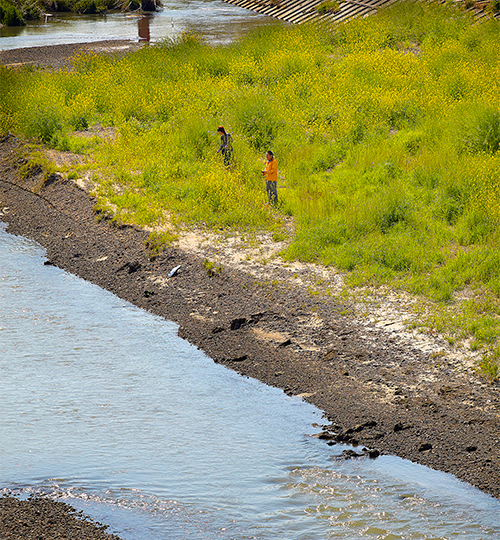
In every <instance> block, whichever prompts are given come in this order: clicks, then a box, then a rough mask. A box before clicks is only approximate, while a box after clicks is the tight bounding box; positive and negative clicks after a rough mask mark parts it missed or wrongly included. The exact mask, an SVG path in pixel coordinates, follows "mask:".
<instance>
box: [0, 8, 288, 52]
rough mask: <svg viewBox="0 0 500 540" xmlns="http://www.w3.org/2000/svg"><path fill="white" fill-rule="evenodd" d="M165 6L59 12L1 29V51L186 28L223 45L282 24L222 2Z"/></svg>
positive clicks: (164, 34)
mask: <svg viewBox="0 0 500 540" xmlns="http://www.w3.org/2000/svg"><path fill="white" fill-rule="evenodd" d="M163 4H164V8H163V10H162V11H159V12H157V13H154V14H152V15H147V16H144V15H140V14H137V13H112V14H107V15H76V14H71V13H55V14H54V15H53V16H52V17H49V18H47V20H46V21H37V22H28V24H27V25H26V26H23V27H17V28H16V27H4V28H0V50H6V49H16V48H24V47H39V46H43V45H59V44H68V43H87V42H93V41H102V40H112V39H130V40H134V41H149V42H151V43H155V42H157V41H160V40H162V39H175V38H176V37H178V36H179V35H181V34H182V33H184V32H191V33H196V34H198V35H200V36H202V38H203V39H205V40H206V41H207V42H209V43H211V44H221V43H228V42H230V41H234V40H237V39H239V38H241V37H243V36H244V35H245V34H246V33H248V32H249V31H250V30H252V29H254V28H256V27H260V26H264V25H267V24H280V23H277V22H276V21H275V20H274V19H272V18H270V17H267V16H265V15H259V14H257V13H254V12H253V11H250V10H246V9H242V8H239V7H236V6H232V5H230V4H225V3H224V2H222V1H221V0H164V2H163Z"/></svg>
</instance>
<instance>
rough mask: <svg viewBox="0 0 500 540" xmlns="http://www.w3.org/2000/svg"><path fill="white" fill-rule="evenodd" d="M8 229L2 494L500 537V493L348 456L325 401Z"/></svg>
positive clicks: (279, 528)
mask: <svg viewBox="0 0 500 540" xmlns="http://www.w3.org/2000/svg"><path fill="white" fill-rule="evenodd" d="M45 260H46V258H45V252H44V249H43V248H41V247H40V246H39V245H38V244H36V243H35V242H33V241H30V240H27V239H24V238H22V237H16V236H13V235H10V234H8V233H6V232H5V228H0V261H1V262H0V374H1V377H0V395H1V396H2V400H1V402H0V417H1V418H2V422H1V424H0V454H1V459H0V486H1V489H0V492H3V493H7V492H11V493H14V494H17V495H19V496H21V497H26V496H28V495H30V494H32V493H41V494H46V495H50V496H52V497H54V498H58V499H60V500H64V501H66V502H69V503H70V504H72V505H73V506H74V507H76V508H77V509H79V510H83V511H84V512H85V513H86V514H88V515H90V516H92V517H93V518H94V519H97V520H99V521H102V522H104V523H107V524H109V525H110V527H111V531H112V532H115V533H116V534H119V535H120V536H121V537H122V538H123V539H125V540H167V539H168V540H176V539H179V540H180V539H190V540H191V539H203V540H210V539H218V538H222V539H228V540H244V539H250V538H255V539H276V538H283V539H287V540H294V539H297V540H299V539H300V540H306V539H307V540H309V539H311V540H313V539H318V540H319V539H323V538H344V539H345V538H348V539H349V540H357V539H362V538H371V539H384V540H396V539H417V538H418V539H443V540H444V539H451V538H457V539H460V540H479V539H483V540H486V539H492V540H493V539H497V538H499V537H500V521H499V518H498V516H499V515H500V502H499V501H497V500H496V499H494V498H492V497H490V496H488V495H485V494H483V493H481V492H480V491H478V490H477V489H475V488H473V487H471V486H469V485H467V484H464V483H462V482H459V481H458V480H457V479H455V478H454V477H453V476H450V475H447V474H445V473H440V472H436V471H432V470H429V469H426V468H425V467H422V466H419V465H415V464H412V463H410V462H408V461H404V460H402V459H400V458H396V457H393V456H381V457H379V458H378V459H375V460H371V459H369V458H358V459H353V460H344V459H342V458H341V457H340V456H341V454H342V450H344V449H346V448H347V447H346V446H343V445H337V446H328V445H327V444H326V443H325V442H324V441H321V440H318V439H317V438H315V437H314V434H315V433H318V432H320V431H321V430H320V429H319V428H318V426H317V424H321V422H322V415H321V411H319V410H317V409H316V408H314V407H313V406H312V405H310V404H307V403H305V402H303V401H302V400H301V399H300V398H298V397H288V396H286V395H285V394H284V393H283V392H282V391H280V390H278V389H275V388H271V387H267V386H265V385H263V384H262V383H259V382H257V381H255V380H252V379H248V378H244V377H241V376H239V375H237V374H236V373H234V372H232V371H231V370H228V369H226V368H224V367H222V366H220V365H218V364H215V363H214V362H212V361H211V360H210V359H209V358H207V357H206V356H205V355H204V354H203V353H202V352H201V351H199V350H198V349H196V348H195V347H193V346H191V345H190V344H189V343H187V342H185V341H183V340H181V339H179V338H178V337H177V327H176V325H175V324H174V323H172V322H169V321H166V320H163V319H161V318H159V317H156V316H154V315H152V314H150V313H148V312H146V311H143V310H141V309H139V308H136V307H135V306H133V305H131V304H129V303H127V302H125V301H124V300H121V299H119V298H117V297H116V296H114V295H112V294H111V293H109V292H107V291H105V290H102V289H100V288H99V287H97V286H95V285H93V284H90V283H87V282H85V281H83V280H81V279H80V278H78V277H75V276H73V275H71V274H68V273H65V272H64V271H62V270H60V269H58V268H56V267H53V266H47V265H44V261H45Z"/></svg>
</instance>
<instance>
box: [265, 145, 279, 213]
mask: <svg viewBox="0 0 500 540" xmlns="http://www.w3.org/2000/svg"><path fill="white" fill-rule="evenodd" d="M266 159H267V162H266V168H265V169H264V170H263V171H262V174H263V175H264V178H265V180H266V191H267V197H268V199H269V204H278V163H277V161H276V158H275V157H274V154H273V153H272V152H271V150H269V151H268V152H267V154H266Z"/></svg>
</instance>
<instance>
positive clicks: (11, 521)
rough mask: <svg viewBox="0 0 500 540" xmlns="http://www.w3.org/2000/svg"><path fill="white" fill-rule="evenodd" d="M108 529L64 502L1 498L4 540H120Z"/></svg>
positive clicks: (0, 510) (31, 498) (0, 532)
mask: <svg viewBox="0 0 500 540" xmlns="http://www.w3.org/2000/svg"><path fill="white" fill-rule="evenodd" d="M106 529H107V527H106V526H105V525H101V524H100V523H96V522H94V521H92V520H90V519H89V518H87V517H86V516H84V515H83V513H82V512H77V511H76V510H74V509H73V508H72V507H71V506H69V505H68V504H66V503H63V502H61V501H52V500H50V499H45V498H41V497H30V498H29V499H27V500H19V499H17V498H16V497H11V496H3V497H0V537H1V538H2V540H18V539H19V540H21V539H22V540H27V539H31V538H36V539H37V540H55V539H59V540H63V539H68V540H120V539H119V538H118V536H115V535H114V534H108V533H107V532H105V531H106Z"/></svg>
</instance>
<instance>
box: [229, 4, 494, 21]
mask: <svg viewBox="0 0 500 540" xmlns="http://www.w3.org/2000/svg"><path fill="white" fill-rule="evenodd" d="M396 1H397V0H343V1H338V2H337V4H338V6H336V7H330V8H328V6H327V2H325V0H224V2H227V3H228V4H233V5H235V6H239V7H242V8H245V9H250V10H252V11H256V12H257V13H262V14H263V15H268V16H269V17H274V18H275V19H279V20H282V21H286V22H290V23H293V24H302V23H307V22H333V23H339V22H344V21H347V20H349V19H353V18H354V17H366V16H368V15H373V14H375V13H376V12H377V11H378V10H379V9H381V8H384V7H387V6H389V5H391V4H394V3H395V2H396ZM328 3H329V4H333V2H328ZM469 10H470V11H472V12H473V13H474V17H475V18H476V19H478V20H479V19H483V18H487V17H490V16H492V13H491V10H490V7H489V1H488V0H484V1H483V0H478V1H476V2H474V4H473V5H472V6H471V7H470V8H469ZM499 17H500V12H499V13H496V14H495V15H494V18H496V19H498V18H499Z"/></svg>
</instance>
